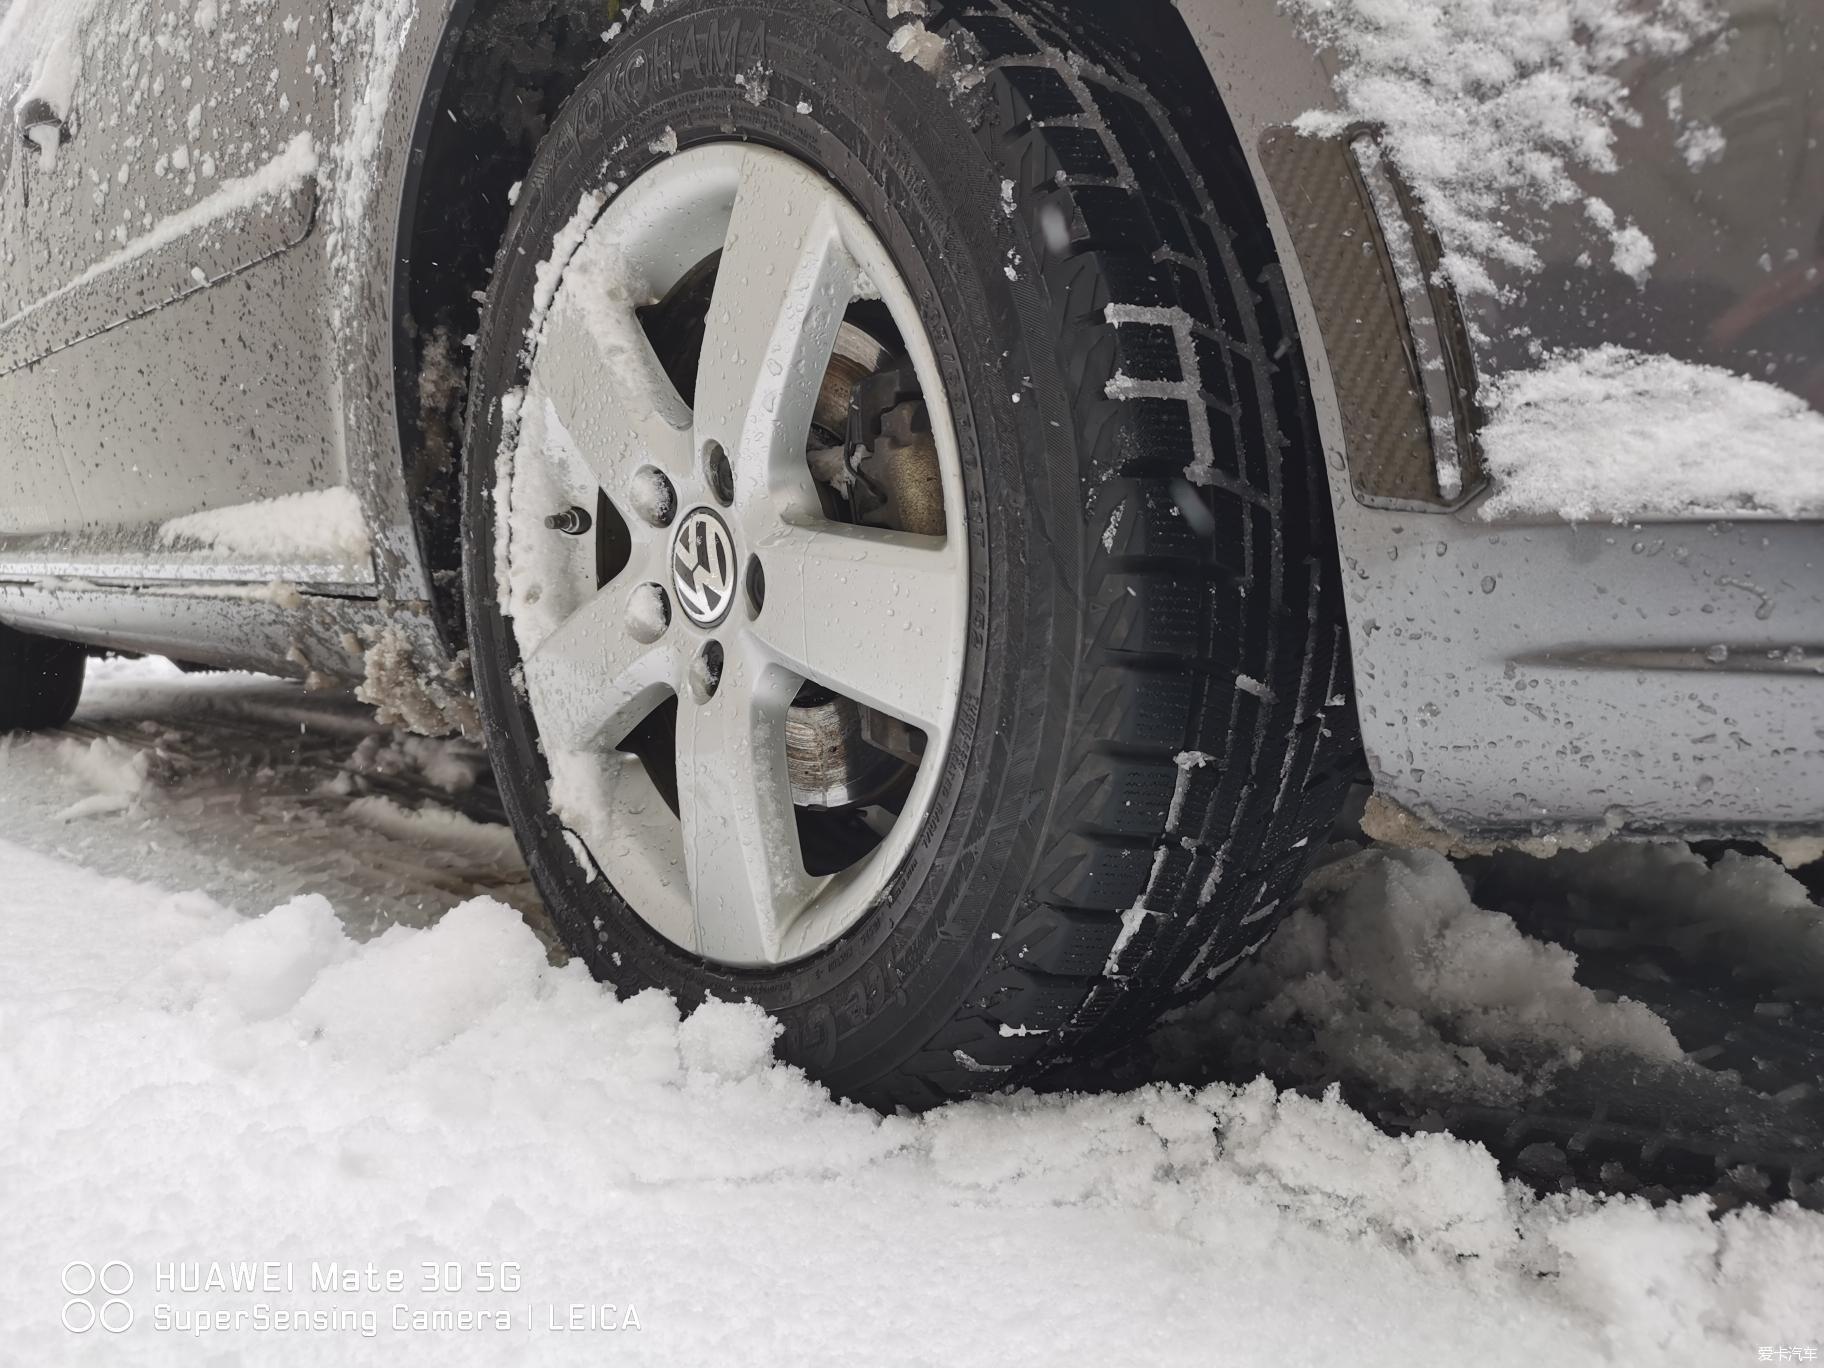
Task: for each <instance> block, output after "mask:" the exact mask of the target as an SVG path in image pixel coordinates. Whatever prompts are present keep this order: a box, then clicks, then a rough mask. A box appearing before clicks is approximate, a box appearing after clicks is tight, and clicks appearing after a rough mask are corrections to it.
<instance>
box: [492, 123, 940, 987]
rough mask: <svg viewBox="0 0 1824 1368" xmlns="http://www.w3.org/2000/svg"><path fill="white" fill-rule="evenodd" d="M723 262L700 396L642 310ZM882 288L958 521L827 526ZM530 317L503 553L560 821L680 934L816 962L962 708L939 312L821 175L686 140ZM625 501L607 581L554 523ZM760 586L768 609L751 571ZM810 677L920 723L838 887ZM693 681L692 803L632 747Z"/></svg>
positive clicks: (508, 456) (862, 899) (895, 844)
mask: <svg viewBox="0 0 1824 1368" xmlns="http://www.w3.org/2000/svg"><path fill="white" fill-rule="evenodd" d="M718 251H719V252H720V253H721V259H720V264H719V267H718V268H717V274H716V278H715V285H714V289H713V293H712V295H711V297H710V302H709V309H708V313H707V316H706V320H705V327H706V332H705V337H704V342H703V348H702V355H701V360H700V363H699V368H698V376H697V384H696V394H697V403H696V406H695V410H694V412H693V411H692V409H691V408H690V407H689V406H688V405H687V404H686V402H685V400H684V399H683V398H681V397H680V395H679V393H678V391H677V389H676V387H675V386H674V385H673V383H672V382H671V380H670V379H669V378H668V376H667V374H666V371H665V369H664V367H663V365H662V364H661V362H660V359H659V357H658V355H657V354H656V353H655V351H654V349H653V347H652V344H651V343H650V341H649V340H648V338H647V335H646V333H645V331H644V329H643V327H642V324H641V321H640V319H639V317H638V315H637V313H636V310H638V309H641V308H644V307H647V306H649V305H652V304H654V303H655V302H656V301H659V300H662V299H664V298H665V297H666V296H667V294H668V293H669V292H670V291H671V290H672V289H673V288H674V287H675V286H677V285H678V284H679V282H680V281H681V280H683V279H684V278H685V277H686V275H687V274H688V273H690V272H692V271H693V270H694V269H696V268H697V267H699V266H700V265H701V264H702V263H704V262H705V261H707V260H708V259H709V258H711V257H712V256H714V255H715V254H716V253H717V252H718ZM858 300H878V301H880V303H881V304H883V305H884V306H885V307H886V309H887V311H888V312H889V313H890V315H891V317H892V320H893V324H894V326H895V327H896V328H897V330H898V331H899V333H900V335H901V338H902V339H903V341H904V344H905V348H906V353H907V356H908V357H909V359H910V360H911V362H912V364H913V367H914V369H915V371H916V374H917V377H918V381H919V385H920V388H921V390H922V394H923V399H924V402H925V405H926V407H927V409H928V412H929V417H930V424H931V430H932V436H933V438H934V440H935V445H936V448H937V455H938V463H939V467H940V471H941V479H942V488H943V495H944V505H945V525H946V535H944V536H943V537H931V536H919V535H914V534H911V533H906V532H895V531H887V530H881V529H877V528H873V527H866V526H859V525H853V524H848V523H839V522H834V521H831V520H830V519H829V518H827V517H826V515H825V512H824V506H823V504H822V502H821V501H820V497H819V494H818V491H817V487H816V484H815V481H814V479H813V477H812V474H811V471H810V467H809V465H808V463H807V459H806V446H807V441H808V438H809V435H810V431H811V423H812V415H813V412H814V410H815V406H816V403H817V399H818V394H819V389H820V386H821V385H822V383H823V379H824V376H825V372H826V369H827V368H828V367H829V365H830V363H831V358H832V355H833V354H834V352H835V350H836V345H837V334H838V330H839V329H840V328H841V326H842V324H843V320H844V315H845V313H846V312H847V311H848V310H849V309H850V308H851V306H852V305H853V304H854V303H855V302H856V301H858ZM534 308H535V316H534V319H533V324H532V330H531V333H530V337H529V346H530V347H531V349H532V350H531V357H532V361H531V368H530V373H529V378H528V382H527V386H526V389H525V391H524V393H523V395H521V396H518V398H517V410H516V413H512V414H510V416H511V417H513V418H514V419H515V421H514V422H513V423H510V424H509V429H508V432H507V434H506V440H505V442H503V450H502V453H501V461H500V477H499V481H498V486H497V489H496V494H495V501H496V510H495V519H496V543H495V545H496V571H497V578H498V581H499V583H500V584H501V586H502V597H503V599H504V600H505V602H504V605H503V606H504V607H505V609H506V611H507V612H508V614H509V615H510V616H511V618H512V620H513V630H514V634H515V637H516V640H517V642H518V645H519V649H520V654H521V658H522V660H523V662H524V671H523V688H524V696H525V698H526V700H527V702H528V704H529V706H530V710H531V713H532V717H533V720H534V722H535V724H536V726H537V730H538V734H539V738H540V742H541V745H542V747H543V749H544V752H545V756H546V759H547V761H548V763H549V766H550V770H551V778H552V782H551V798H552V807H553V810H554V811H555V812H556V814H557V815H558V817H559V819H560V820H561V821H562V822H563V823H564V825H565V827H566V829H567V830H568V832H569V833H570V835H571V848H572V850H573V852H574V853H575V854H576V856H577V858H578V859H579V861H581V862H582V864H583V866H584V868H585V870H586V871H589V872H590V873H592V874H593V873H594V872H596V871H597V870H599V872H600V873H601V874H603V875H605V876H606V878H607V879H608V880H609V881H610V882H611V883H612V885H613V886H614V888H615V890H616V891H617V892H618V893H619V894H620V895H621V896H622V897H623V898H624V899H626V901H627V902H628V903H629V904H630V905H631V906H632V907H633V909H634V910H635V911H636V912H637V913H638V914H639V915H640V916H641V917H642V918H644V919H645V920H646V921H647V922H648V923H649V924H650V925H651V926H653V927H654V928H655V929H656V930H657V931H659V932H660V933H661V934H662V935H664V936H665V937H667V938H668V939H670V940H671V941H673V942H675V943H676V944H677V945H679V946H681V947H683V948H684V949H686V950H689V951H691V952H693V953H696V954H698V955H701V956H703V957H704V958H705V959H708V960H711V961H714V962H717V963H721V964H726V965H731V966H747V967H756V966H767V965H778V964H784V963H787V962H789V961H792V960H795V959H799V958H802V957H804V956H806V955H809V954H812V953H814V952H815V951H817V950H818V949H820V948H822V947H823V946H825V945H828V944H829V943H830V942H831V941H833V940H834V939H835V938H837V937H838V936H840V935H841V934H842V933H843V932H844V931H846V930H847V929H848V928H849V927H851V926H853V925H854V924H855V922H856V921H857V920H858V919H859V918H860V917H861V916H862V915H863V914H864V913H865V912H866V911H867V910H868V909H869V908H870V907H872V906H873V905H875V904H876V903H877V902H879V901H880V900H881V898H882V897H883V895H884V893H885V891H886V889H887V886H888V883H889V881H890V879H891V877H892V875H893V873H894V871H895V870H896V869H897V868H898V867H899V865H900V864H901V863H902V861H903V860H904V858H905V856H906V854H907V852H908V851H909V849H910V847H911V844H912V841H913V839H914V838H915V837H916V835H917V833H918V830H919V827H920V825H921V824H922V821H923V818H924V816H925V813H926V811H927V809H928V808H929V805H930V802H931V798H932V794H933V792H934V790H935V788H936V784H937V780H938V776H939V774H940V773H941V771H942V769H943V765H944V758H945V755H946V753H947V751H948V747H949V744H950V738H951V733H952V728H953V724H954V722H955V718H956V711H957V702H958V695H959V691H960V683H961V677H962V669H963V660H964V652H965V647H966V632H967V624H968V599H969V590H968V584H969V577H968V558H967V556H968V553H967V539H966V537H965V533H964V514H963V509H964V492H963V484H962V473H961V465H960V461H959V458H958V453H957V444H956V436H955V430H954V425H953V422H952V420H951V416H950V411H949V406H948V403H947V400H946V397H945V389H944V385H943V380H942V376H941V374H940V372H939V370H938V366H937V361H936V357H935V355H934V353H933V351H932V349H931V346H930V344H929V341H928V339H927V338H926V336H925V333H924V329H923V326H922V324H921V322H920V319H919V315H918V310H917V307H916V304H915V303H914V301H913V299H912V296H911V294H910V292H909V291H908V289H907V287H906V285H905V283H904V281H903V280H902V278H901V277H900V274H899V272H898V270H897V269H896V268H895V267H894V265H893V262H892V260H891V258H890V257H889V255H888V253H887V251H886V249H885V247H884V246H883V245H882V244H881V242H880V241H879V239H878V238H877V237H876V236H875V234H874V233H873V231H872V230H871V229H870V228H869V227H868V225H867V223H866V222H865V221H864V220H863V219H862V217H861V216H860V214H859V213H857V212H856V210H855V209H854V208H853V207H852V206H851V205H850V203H849V202H848V201H847V200H846V199H845V198H844V197H843V196H842V194H841V193H840V192H839V191H838V190H837V189H836V188H835V187H834V186H833V185H831V184H830V183H829V182H828V181H827V180H826V179H825V178H824V177H823V176H821V175H820V174H819V173H818V172H816V171H815V170H813V169H812V168H811V167H809V166H807V165H805V164H803V163H801V162H799V161H797V160H795V159H793V158H791V157H788V156H786V155H784V154H782V153H779V152H774V151H771V150H768V149H764V148H759V147H755V146H752V145H749V144H744V143H718V144H712V145H709V146H705V147H699V148H693V149H691V150H689V151H686V152H682V153H679V154H677V155H675V156H673V157H670V158H667V159H666V160H665V161H663V162H661V163H660V164H659V165H658V166H656V167H654V168H653V169H652V170H651V171H649V172H647V173H646V174H645V175H643V176H641V177H640V178H639V179H638V180H637V181H635V182H634V183H632V184H631V185H629V186H628V187H627V188H626V189H625V190H623V191H622V192H621V193H620V194H619V195H618V196H616V197H615V198H614V199H613V200H612V201H611V202H609V203H608V204H607V205H606V208H604V207H603V198H602V197H601V196H599V195H591V196H586V197H585V199H584V202H583V204H582V206H581V207H580V208H579V210H578V214H577V216H576V218H575V219H574V220H573V221H572V223H571V224H570V226H569V227H568V228H567V229H566V230H565V231H564V232H563V233H560V234H559V237H558V243H557V246H556V248H555V251H554V257H553V260H552V261H551V262H550V263H548V264H547V265H546V266H545V267H543V268H541V270H540V274H539V289H538V291H537V298H536V299H535V304H534ZM506 448H511V451H510V453H509V451H508V450H507V449H506ZM724 460H725V461H726V465H722V464H721V463H722V462H723V461H724ZM731 474H732V481H731V480H730V479H729V476H730V475H731ZM601 496H605V497H606V499H607V500H608V501H609V502H610V503H611V504H612V505H613V506H614V508H615V509H616V510H617V512H618V513H619V514H620V515H621V519H622V520H623V521H624V522H625V524H626V527H627V532H628V540H629V541H630V542H631V547H630V549H629V550H628V553H627V562H626V566H625V568H624V569H622V570H621V571H620V572H619V573H618V574H615V575H614V576H613V577H612V578H611V579H609V580H608V582H607V583H606V584H605V585H603V584H601V582H600V567H599V562H598V550H597V546H596V543H595V540H594V538H591V537H586V536H565V535H561V534H560V533H555V532H553V531H552V530H551V529H552V527H553V526H557V525H558V522H559V521H560V519H558V518H557V517H555V516H554V515H560V514H563V515H566V516H571V517H572V522H573V523H574V522H575V519H574V517H573V515H574V514H575V513H576V512H578V511H580V512H584V513H586V512H587V511H588V510H592V509H595V508H596V507H597V500H598V498H599V497H601ZM547 519H552V521H551V522H550V523H549V524H548V523H547ZM581 521H582V522H584V523H586V522H587V519H586V518H584V519H582V520H581ZM756 561H757V562H758V566H759V571H758V573H757V574H754V575H753V579H752V580H750V573H751V567H752V566H753V564H754V563H755V562H756ZM762 579H763V582H764V585H765V593H764V599H763V601H759V602H758V603H757V602H756V600H757V596H756V595H755V594H753V593H752V592H751V591H750V590H749V589H748V588H747V586H748V585H749V584H750V583H752V582H757V581H759V580H762ZM807 683H810V684H814V685H818V686H821V687H823V688H824V689H827V690H829V691H831V692H832V693H834V694H837V695H840V696H842V697H844V698H847V699H850V700H853V701H854V702H855V703H858V704H860V705H862V706H864V707H866V708H868V709H871V710H873V712H874V713H876V714H884V715H885V716H886V717H888V718H892V719H896V720H897V721H898V722H901V723H904V724H906V725H907V726H909V727H912V728H916V729H917V730H918V731H919V732H920V733H922V734H923V738H924V749H923V758H922V762H921V763H920V764H919V766H918V769H917V773H916V776H915V777H914V778H913V780H912V782H911V787H910V792H909V794H907V795H906V797H905V799H904V802H903V804H901V805H900V808H899V812H898V816H897V819H896V820H892V824H891V827H890V829H889V830H887V831H886V833H885V835H884V837H883V838H882V839H881V840H880V842H879V844H878V845H877V846H876V847H875V848H874V849H873V850H872V852H871V853H869V854H866V855H864V856H863V857H861V858H860V859H859V860H858V861H857V862H856V863H855V864H853V865H852V866H850V867H849V868H847V869H844V870H842V871H841V872H839V873H836V874H833V875H820V876H813V875H811V874H810V873H808V872H807V871H806V868H805V861H804V857H803V854H802V851H801V850H800V844H799V834H798V822H797V814H795V812H794V810H793V804H792V784H791V776H790V774H789V772H788V767H787V753H786V721H787V717H788V714H789V713H790V711H791V708H792V705H793V702H794V700H795V699H796V698H798V696H799V694H800V690H801V689H802V688H803V687H804V685H805V684H807ZM673 696H675V697H676V698H677V700H678V703H677V707H678V712H677V726H676V760H677V803H678V808H677V813H676V814H675V816H674V814H673V811H672V809H671V807H670V806H669V804H668V803H667V802H666V801H665V799H664V798H663V797H662V796H661V793H660V790H659V789H658V787H657V786H656V785H655V783H654V781H653V778H652V776H651V774H650V772H649V770H648V767H647V765H646V764H645V763H644V762H642V761H641V760H640V759H638V758H636V757H635V756H634V755H631V754H629V753H627V752H624V751H622V750H620V749H618V746H619V745H620V743H621V742H622V741H623V740H625V738H627V737H628V736H629V734H631V733H633V732H634V731H635V729H636V728H637V727H639V726H640V724H641V723H642V722H644V721H646V720H647V719H648V718H650V717H651V715H652V714H653V713H654V712H655V711H656V710H657V709H659V708H660V707H661V706H663V705H664V704H665V703H666V702H667V701H668V700H669V699H670V698H672V697H673ZM890 819H891V815H890V814H889V820H890Z"/></svg>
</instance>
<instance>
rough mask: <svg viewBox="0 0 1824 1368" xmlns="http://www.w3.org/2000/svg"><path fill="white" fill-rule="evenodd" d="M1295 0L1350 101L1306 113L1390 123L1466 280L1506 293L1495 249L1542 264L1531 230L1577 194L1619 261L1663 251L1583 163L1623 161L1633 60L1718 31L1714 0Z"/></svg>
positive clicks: (1624, 264)
mask: <svg viewBox="0 0 1824 1368" xmlns="http://www.w3.org/2000/svg"><path fill="white" fill-rule="evenodd" d="M1286 8H1287V9H1288V10H1290V11H1291V13H1292V14H1293V15H1294V16H1296V17H1297V18H1298V19H1300V20H1301V21H1302V22H1303V23H1304V25H1305V27H1306V29H1307V30H1308V32H1309V33H1310V34H1311V36H1312V38H1313V39H1314V41H1316V42H1319V43H1321V44H1323V45H1324V46H1326V47H1328V48H1330V49H1331V50H1332V52H1334V54H1335V55H1336V58H1337V65H1338V70H1337V75H1336V86H1337V93H1338V94H1339V95H1340V96H1341V99H1342V104H1343V109H1342V110H1341V112H1323V113H1319V112H1313V113H1311V114H1307V115H1306V116H1305V117H1304V118H1303V119H1301V120H1300V121H1299V125H1298V126H1299V128H1300V129H1301V130H1302V131H1304V132H1307V133H1312V134H1318V135H1334V134H1338V133H1341V132H1343V131H1344V130H1345V129H1347V128H1349V127H1350V126H1352V125H1354V124H1356V123H1358V122H1365V123H1370V124H1374V125H1378V126H1379V127H1380V128H1381V129H1383V130H1384V136H1385V138H1386V141H1387V143H1388V145H1389V147H1390V148H1391V149H1392V152H1393V156H1394V160H1395V161H1396V162H1397V163H1398V165H1399V167H1400V170H1401V171H1402V172H1403V173H1404V175H1405V176H1406V178H1407V180H1408V181H1409V182H1410V184H1411V185H1412V187H1413V189H1414V191H1415V192H1416V193H1417V195H1418V197H1419V199H1420V201H1421V202H1422V203H1423V205H1424V207H1425V211H1426V214H1427V216H1428V218H1429V220H1430V222H1431V224H1432V225H1433V227H1435V228H1436V229H1437V231H1438V234H1439V236H1440V238H1441V239H1442V240H1443V243H1444V246H1445V248H1446V254H1445V258H1444V266H1445V269H1446V271H1448V272H1449V274H1450V276H1451V278H1452V280H1453V282H1454V283H1455V284H1456V286H1457V288H1458V289H1460V290H1462V291H1463V292H1464V293H1465V294H1478V293H1489V292H1492V291H1493V290H1494V288H1495V286H1494V281H1493V279H1492V277H1491V275H1490V273H1489V270H1488V265H1489V264H1490V263H1497V264H1499V265H1501V266H1505V267H1509V268H1513V269H1517V270H1522V271H1530V270H1534V269H1536V268H1537V267H1538V265H1539V259H1538V254H1537V252H1536V251H1535V250H1534V246H1533V240H1532V239H1533V233H1534V231H1535V230H1536V228H1537V225H1538V224H1539V222H1540V221H1541V219H1542V218H1543V215H1544V212H1545V211H1546V210H1548V209H1549V208H1551V207H1552V206H1554V205H1559V204H1576V203H1581V204H1582V205H1583V209H1584V213H1585V216H1586V217H1587V218H1588V219H1589V221H1590V224H1591V226H1592V227H1593V228H1594V229H1595V230H1596V231H1597V232H1599V233H1600V234H1601V235H1602V236H1603V237H1604V238H1605V239H1606V240H1607V242H1608V245H1609V254H1610V258H1611V262H1612V264H1613V265H1614V267H1615V269H1616V270H1619V271H1622V272H1623V273H1625V274H1627V275H1630V276H1632V277H1634V278H1635V279H1636V280H1644V279H1645V278H1646V276H1647V274H1648V272H1649V271H1650V270H1651V267H1652V265H1653V260H1654V255H1655V253H1654V250H1653V245H1652V243H1651V241H1650V240H1649V239H1648V237H1647V235H1646V234H1645V233H1644V232H1642V231H1641V229H1640V228H1639V227H1638V226H1637V225H1635V224H1633V223H1627V222H1621V221H1619V220H1618V219H1617V217H1616V215H1615V213H1614V211H1613V210H1612V209H1611V208H1610V207H1609V206H1608V205H1607V204H1606V203H1604V202H1603V201H1602V200H1601V199H1600V198H1597V197H1596V196H1594V195H1592V194H1589V193H1588V192H1587V190H1586V189H1585V188H1583V187H1581V186H1580V185H1579V183H1578V180H1577V177H1578V176H1579V175H1584V176H1586V177H1587V176H1588V175H1589V174H1590V173H1607V172H1612V171H1613V170H1615V151H1614V145H1615V134H1616V130H1617V129H1618V128H1619V127H1621V126H1622V125H1623V124H1626V123H1631V122H1634V121H1636V120H1637V118H1638V115H1637V113H1636V111H1635V110H1634V109H1633V107H1632V106H1631V104H1630V103H1629V96H1630V92H1629V80H1630V79H1631V78H1632V77H1634V76H1635V75H1637V73H1636V72H1634V71H1633V70H1632V69H1631V68H1632V67H1634V66H1637V65H1638V63H1639V61H1640V60H1641V59H1652V58H1655V57H1664V56H1669V55H1674V54H1677V53H1680V52H1683V51H1684V50H1685V49H1687V48H1688V47H1690V45H1691V44H1692V43H1693V42H1694V41H1695V40H1696V39H1697V38H1698V37H1700V36H1702V35H1704V34H1706V33H1708V32H1710V31H1712V30H1713V29H1714V28H1715V27H1716V24H1717V22H1718V20H1717V17H1716V15H1715V14H1714V12H1713V11H1712V9H1711V7H1710V6H1709V5H1708V4H1707V3H1706V2H1705V0H1396V2H1394V3H1389V0H1286ZM1624 73H1626V74H1624ZM1709 132H1710V133H1711V134H1714V130H1709ZM1705 145H1706V146H1707V147H1713V146H1714V139H1713V138H1709V139H1706V140H1705Z"/></svg>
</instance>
